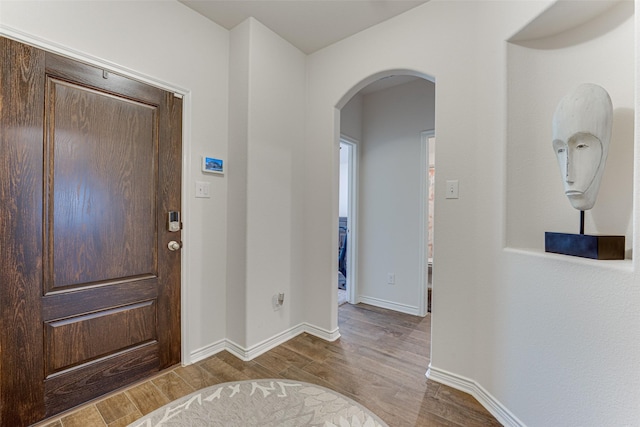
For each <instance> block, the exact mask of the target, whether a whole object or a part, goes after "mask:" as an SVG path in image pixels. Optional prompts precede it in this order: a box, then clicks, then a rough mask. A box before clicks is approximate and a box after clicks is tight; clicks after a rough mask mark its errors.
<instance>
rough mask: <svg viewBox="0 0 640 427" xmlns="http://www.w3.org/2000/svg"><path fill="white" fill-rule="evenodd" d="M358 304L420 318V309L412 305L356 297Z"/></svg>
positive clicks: (362, 296)
mask: <svg viewBox="0 0 640 427" xmlns="http://www.w3.org/2000/svg"><path fill="white" fill-rule="evenodd" d="M358 302H362V303H365V304H369V305H373V306H375V307H380V308H387V309H389V310H394V311H399V312H400V313H406V314H413V315H414V316H420V308H419V307H416V306H413V305H406V304H400V303H397V302H393V301H387V300H383V299H380V298H374V297H367V296H364V295H359V296H358Z"/></svg>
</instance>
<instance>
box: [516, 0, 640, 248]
mask: <svg viewBox="0 0 640 427" xmlns="http://www.w3.org/2000/svg"><path fill="white" fill-rule="evenodd" d="M634 61H635V51H634V3H633V2H630V1H621V2H617V3H612V2H599V1H593V2H573V1H569V2H557V3H555V4H554V5H552V6H551V7H550V8H548V9H547V10H545V11H544V12H543V13H542V14H541V15H539V16H538V18H536V19H535V20H534V21H532V22H531V23H530V24H528V25H527V26H526V27H525V28H523V29H522V30H521V31H519V32H518V33H517V34H516V35H515V36H513V37H512V38H511V39H510V40H509V41H508V43H507V76H508V78H507V106H508V108H507V115H508V116H507V123H508V125H507V126H508V127H507V147H506V150H507V151H506V161H507V165H506V174H507V177H506V178H507V198H506V209H507V212H506V221H507V224H506V225H507V227H506V231H507V246H508V247H510V248H516V249H523V250H529V251H535V252H544V232H545V231H556V232H563V233H578V232H579V217H580V214H579V211H577V210H575V209H574V208H573V207H571V205H570V204H569V201H568V200H567V198H566V197H565V195H564V190H563V187H562V181H561V176H560V171H559V168H558V165H557V161H556V157H555V154H554V151H553V148H552V145H551V141H552V137H551V123H552V117H553V113H554V110H555V108H556V106H557V104H558V102H559V101H560V99H561V98H562V97H563V96H564V95H566V94H567V93H568V92H570V91H571V90H573V89H574V88H575V87H576V86H578V85H580V84H581V83H595V84H598V85H600V86H602V87H604V88H605V89H606V90H607V92H608V93H609V95H610V96H611V100H612V103H613V131H612V136H611V145H610V148H609V156H608V160H607V164H606V168H605V171H604V175H603V177H602V184H601V187H600V192H599V194H598V199H597V201H596V204H595V206H594V208H593V209H591V210H589V211H587V212H586V218H585V233H586V234H614V235H625V236H626V244H625V246H626V258H631V248H632V246H633V215H632V213H633V167H634V165H633V161H634V154H633V153H634V93H635V81H634V79H635V76H634Z"/></svg>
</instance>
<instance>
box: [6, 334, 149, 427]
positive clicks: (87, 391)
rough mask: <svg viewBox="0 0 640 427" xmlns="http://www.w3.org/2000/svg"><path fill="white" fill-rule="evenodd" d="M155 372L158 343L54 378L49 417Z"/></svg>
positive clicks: (47, 384)
mask: <svg viewBox="0 0 640 427" xmlns="http://www.w3.org/2000/svg"><path fill="white" fill-rule="evenodd" d="M155 372H158V343H149V344H145V345H142V346H140V347H135V348H132V349H129V350H127V351H125V352H123V353H121V354H118V355H114V356H112V357H107V358H105V359H101V360H99V361H97V362H96V363H92V364H90V365H86V366H78V367H76V368H74V369H72V370H70V371H69V372H64V373H61V374H59V375H53V376H51V377H50V378H48V379H47V380H45V381H44V402H45V407H46V413H45V416H47V417H49V416H52V415H55V414H57V413H60V412H62V411H64V410H66V409H69V408H73V407H74V406H77V405H80V404H82V403H85V402H88V401H89V400H91V399H94V398H96V397H98V396H101V395H103V394H105V393H108V392H110V391H113V390H116V389H118V388H121V387H123V386H125V385H128V384H131V383H134V382H136V381H138V380H140V379H143V378H145V377H147V376H149V375H152V374H153V373H155ZM2 425H4V424H2ZM14 425H17V423H16V424H14Z"/></svg>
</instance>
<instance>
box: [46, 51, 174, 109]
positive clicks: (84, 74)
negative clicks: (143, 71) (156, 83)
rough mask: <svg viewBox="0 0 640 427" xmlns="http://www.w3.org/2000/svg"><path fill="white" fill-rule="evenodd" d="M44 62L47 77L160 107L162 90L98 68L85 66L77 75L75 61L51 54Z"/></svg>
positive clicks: (162, 96)
mask: <svg viewBox="0 0 640 427" xmlns="http://www.w3.org/2000/svg"><path fill="white" fill-rule="evenodd" d="M45 60H46V62H45V67H46V73H47V75H50V76H55V77H57V78H59V79H61V80H66V81H71V82H75V83H78V84H81V85H86V86H88V87H93V88H99V89H100V90H101V91H104V92H108V93H114V94H118V95H120V96H126V97H128V98H130V99H135V100H138V101H141V102H145V103H147V104H149V105H160V104H161V103H162V99H163V98H164V96H165V93H166V92H165V91H163V90H162V89H159V88H156V87H153V86H150V85H146V84H142V83H140V82H138V81H135V80H132V79H130V78H128V77H125V76H121V75H119V74H117V73H113V72H109V71H105V70H103V69H101V68H98V67H92V66H85V67H83V70H82V71H81V72H80V73H79V72H78V64H79V63H78V62H77V61H74V60H73V59H70V58H65V57H63V56H60V55H56V54H53V53H47V55H46V59H45ZM105 73H106V74H105Z"/></svg>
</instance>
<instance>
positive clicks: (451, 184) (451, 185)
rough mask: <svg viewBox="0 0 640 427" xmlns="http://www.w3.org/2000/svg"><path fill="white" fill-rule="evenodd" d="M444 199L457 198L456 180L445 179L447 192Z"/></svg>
mask: <svg viewBox="0 0 640 427" xmlns="http://www.w3.org/2000/svg"><path fill="white" fill-rule="evenodd" d="M445 198H446V199H457V198H458V180H457V179H455V180H451V181H447V194H446V196H445Z"/></svg>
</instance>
